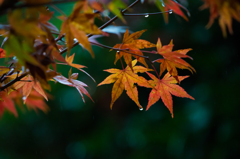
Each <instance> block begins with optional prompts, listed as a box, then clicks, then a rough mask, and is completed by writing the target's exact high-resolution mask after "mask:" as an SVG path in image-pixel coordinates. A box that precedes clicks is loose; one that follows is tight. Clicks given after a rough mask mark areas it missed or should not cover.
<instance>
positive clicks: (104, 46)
mask: <svg viewBox="0 0 240 159" xmlns="http://www.w3.org/2000/svg"><path fill="white" fill-rule="evenodd" d="M90 43H91V44H93V45H96V46H99V47H102V48H106V49H111V50H117V54H118V51H122V52H125V53H128V54H131V55H135V56H138V57H142V58H145V59H147V60H148V61H149V62H150V64H151V66H152V68H153V69H154V71H155V73H156V75H157V77H159V74H158V72H157V70H156V68H155V67H154V65H153V62H152V61H151V60H150V58H149V57H148V56H142V55H138V54H134V53H131V52H130V51H128V50H129V49H119V48H113V47H110V46H107V45H103V44H97V43H94V42H90ZM141 52H147V53H154V54H156V52H154V51H151V52H149V51H144V50H141ZM120 61H121V64H122V68H123V69H124V66H123V62H122V59H121V58H120ZM159 78H160V77H159Z"/></svg>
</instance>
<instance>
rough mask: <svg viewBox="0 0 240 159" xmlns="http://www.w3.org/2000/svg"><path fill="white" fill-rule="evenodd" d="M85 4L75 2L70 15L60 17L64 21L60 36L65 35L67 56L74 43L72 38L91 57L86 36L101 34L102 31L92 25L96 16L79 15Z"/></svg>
mask: <svg viewBox="0 0 240 159" xmlns="http://www.w3.org/2000/svg"><path fill="white" fill-rule="evenodd" d="M85 4H86V3H85V2H84V1H81V2H77V3H76V4H75V6H74V9H73V12H72V13H71V15H70V16H69V17H68V18H66V17H63V18H62V17H60V18H62V19H63V20H64V22H63V24H62V27H61V32H60V36H61V35H62V34H64V33H65V39H66V42H67V47H68V55H69V53H70V50H71V47H72V46H73V43H74V38H76V39H77V41H78V42H79V43H80V44H81V45H82V46H83V47H84V48H86V49H87V50H88V51H89V52H90V54H91V55H92V57H94V53H93V51H92V48H91V45H90V43H89V41H88V37H87V35H86V33H87V34H102V31H101V30H100V29H99V28H98V27H97V26H96V25H95V24H94V18H95V17H96V14H94V13H81V11H82V10H84V6H85Z"/></svg>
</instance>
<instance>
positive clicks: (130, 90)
mask: <svg viewBox="0 0 240 159" xmlns="http://www.w3.org/2000/svg"><path fill="white" fill-rule="evenodd" d="M136 63H137V60H134V61H132V66H133V68H132V69H131V68H130V67H129V66H127V67H126V68H125V69H123V70H119V69H107V70H104V71H106V72H109V73H112V74H111V75H110V76H108V77H107V78H106V79H105V80H104V81H102V82H101V83H99V84H98V86H100V85H103V84H111V83H114V82H115V83H114V85H113V88H112V101H111V104H110V108H111V109H112V106H113V103H114V102H115V101H116V100H117V99H118V98H119V96H120V95H121V94H122V92H123V90H124V89H125V90H126V91H127V92H126V93H127V95H128V96H129V97H130V98H131V99H132V100H133V101H134V102H135V103H136V104H137V106H138V107H139V109H140V110H142V109H143V107H142V106H141V105H140V103H139V101H138V90H137V87H136V86H135V85H134V84H135V83H137V84H138V85H139V86H142V87H147V88H151V86H150V85H149V83H148V81H147V80H146V79H145V78H143V77H141V76H138V75H137V73H138V72H139V73H144V72H147V71H151V69H147V68H145V67H142V66H135V65H136Z"/></svg>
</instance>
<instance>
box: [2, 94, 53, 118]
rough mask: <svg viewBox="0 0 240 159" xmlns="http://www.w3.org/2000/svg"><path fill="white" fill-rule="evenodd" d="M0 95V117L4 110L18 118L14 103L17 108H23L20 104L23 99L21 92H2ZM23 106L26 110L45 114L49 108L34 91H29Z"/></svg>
mask: <svg viewBox="0 0 240 159" xmlns="http://www.w3.org/2000/svg"><path fill="white" fill-rule="evenodd" d="M0 95H1V98H2V100H0V117H1V116H2V115H3V113H4V109H7V110H8V111H9V112H11V113H12V114H14V116H15V117H18V113H17V110H16V107H15V106H14V103H16V105H17V106H19V107H22V106H23V105H22V102H21V101H22V99H23V97H22V94H21V91H18V90H17V91H12V92H7V91H2V92H0ZM25 105H26V106H27V108H28V109H34V110H35V111H37V110H38V109H40V110H42V111H43V112H45V113H46V112H48V110H49V107H48V106H47V104H46V103H45V102H44V98H43V96H42V95H41V94H39V93H38V92H37V91H35V90H33V91H31V93H30V94H29V96H28V98H27V99H26V100H25Z"/></svg>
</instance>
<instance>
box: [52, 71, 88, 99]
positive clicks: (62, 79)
mask: <svg viewBox="0 0 240 159" xmlns="http://www.w3.org/2000/svg"><path fill="white" fill-rule="evenodd" d="M77 77H78V73H73V74H71V70H70V71H69V78H68V79H67V78H66V77H64V76H62V75H58V76H55V77H53V79H54V80H55V81H57V82H59V83H61V84H64V85H67V86H71V87H75V88H76V89H77V90H78V92H79V94H80V95H81V97H82V100H83V102H85V100H84V97H83V94H85V95H87V96H88V97H89V98H90V99H91V100H92V101H93V99H92V98H91V96H90V95H89V93H88V91H87V90H86V89H85V88H84V87H88V86H87V85H86V84H85V83H83V82H81V81H78V80H76V79H77Z"/></svg>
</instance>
